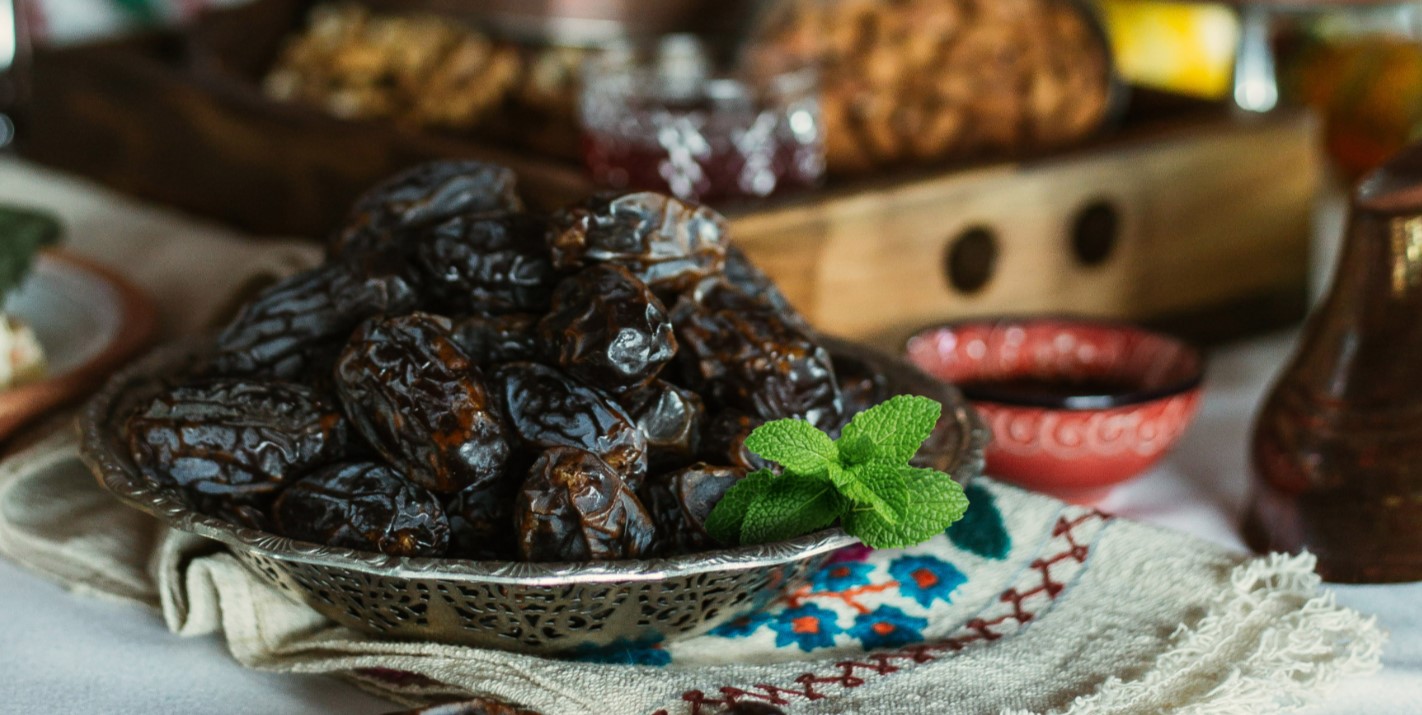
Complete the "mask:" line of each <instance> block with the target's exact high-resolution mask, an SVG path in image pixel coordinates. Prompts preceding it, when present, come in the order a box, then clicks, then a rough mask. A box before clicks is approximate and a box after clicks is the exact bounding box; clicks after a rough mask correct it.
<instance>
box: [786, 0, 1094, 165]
mask: <svg viewBox="0 0 1422 715" xmlns="http://www.w3.org/2000/svg"><path fill="white" fill-rule="evenodd" d="M760 41H761V43H762V44H763V45H764V46H767V47H771V48H775V49H776V50H778V51H783V52H786V53H789V54H791V55H794V56H797V57H802V58H804V59H807V60H812V61H814V62H816V63H817V64H818V65H819V66H820V68H821V72H822V75H821V83H822V89H823V94H822V96H823V111H824V123H825V141H826V151H827V154H828V161H829V169H830V171H831V172H832V173H835V174H840V175H845V174H862V173H867V172H872V171H874V170H876V169H879V168H881V167H885V166H892V165H900V164H907V163H942V162H945V161H952V160H955V159H965V158H970V157H977V156H983V155H999V154H1018V153H1025V152H1032V151H1040V150H1043V149H1049V148H1053V147H1059V146H1063V145H1067V144H1071V143H1073V142H1076V141H1080V140H1081V139H1082V138H1084V137H1086V136H1088V135H1089V134H1091V133H1092V132H1093V131H1095V130H1096V129H1097V128H1098V127H1099V126H1100V124H1101V123H1102V121H1103V119H1104V118H1105V116H1106V114H1107V105H1108V102H1109V99H1110V93H1111V62H1110V55H1109V49H1108V47H1107V44H1106V41H1105V38H1104V36H1103V34H1102V33H1101V32H1100V30H1099V27H1098V26H1097V25H1096V24H1095V22H1094V18H1092V17H1091V16H1090V15H1089V14H1088V11H1086V10H1085V9H1084V8H1083V6H1082V5H1080V4H1078V2H1076V0H784V2H783V3H782V4H781V5H780V6H779V7H777V8H776V9H775V10H774V11H773V12H772V13H771V14H770V16H769V17H768V18H767V21H766V23H765V24H764V26H763V28H762V30H761V33H760Z"/></svg>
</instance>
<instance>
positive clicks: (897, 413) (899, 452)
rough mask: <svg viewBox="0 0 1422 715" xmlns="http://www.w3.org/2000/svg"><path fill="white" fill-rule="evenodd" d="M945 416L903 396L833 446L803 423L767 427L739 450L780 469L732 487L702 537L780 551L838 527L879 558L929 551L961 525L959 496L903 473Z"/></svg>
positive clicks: (859, 418)
mask: <svg viewBox="0 0 1422 715" xmlns="http://www.w3.org/2000/svg"><path fill="white" fill-rule="evenodd" d="M942 411H943V406H942V405H940V404H938V403H937V402H935V401H933V400H930V399H928V398H926V397H916V396H912V395H900V396H898V397H894V398H890V399H889V400H888V401H886V402H884V403H882V404H880V405H876V406H874V407H871V408H869V409H867V410H865V411H863V412H861V413H859V414H857V415H855V416H854V419H852V420H850V422H849V424H848V425H846V426H845V428H844V431H843V433H842V434H841V435H840V438H839V439H838V440H831V439H830V438H829V435H826V434H825V433H823V432H821V431H820V430H818V429H816V428H815V427H814V426H813V425H811V424H810V423H808V422H805V421H804V420H794V419H789V420H776V421H774V422H767V423H766V424H764V425H761V426H760V427H757V428H756V429H755V431H753V432H751V434H750V436H748V437H747V438H746V442H745V445H746V449H748V450H750V451H751V452H754V453H755V454H757V455H760V456H761V457H762V458H764V459H766V460H769V461H771V462H775V463H777V464H779V465H780V467H781V470H780V473H779V474H777V473H775V472H773V471H771V470H768V469H762V470H759V471H756V472H752V473H751V474H748V475H746V477H745V478H744V479H742V480H740V481H739V482H737V483H736V484H735V486H733V487H731V489H730V490H728V491H727V492H726V495H725V496H724V497H723V498H722V499H721V501H720V503H718V504H717V505H716V507H715V508H714V509H712V510H711V514H710V516H709V517H708V518H707V520H706V529H707V531H709V532H710V533H711V535H712V536H713V537H715V538H716V539H718V540H720V541H722V542H724V543H727V544H735V543H741V544H761V543H766V542H769V541H780V540H784V539H789V538H793V537H796V536H800V535H802V534H807V533H810V532H812V531H816V530H818V529H822V528H824V527H826V526H829V525H830V524H833V523H834V522H835V521H836V520H837V521H839V522H840V524H841V525H842V526H843V527H844V529H845V531H847V532H849V533H850V534H851V535H853V536H855V537H857V538H858V539H859V540H860V541H863V542H864V543H865V544H867V545H869V546H871V547H873V548H876V549H891V548H902V547H905V546H912V545H914V544H918V543H921V542H923V541H927V540H928V539H929V538H931V537H933V536H934V535H936V534H940V533H942V532H943V530H944V529H947V528H948V526H949V525H950V524H952V523H953V522H955V521H957V520H958V519H960V518H962V516H963V513H964V512H966V511H967V509H968V498H967V496H965V495H964V494H963V489H962V487H960V486H959V485H958V483H957V482H954V481H953V480H952V478H950V477H949V476H948V475H947V474H944V473H943V472H939V471H935V470H932V469H921V468H918V467H913V466H910V465H909V460H911V459H913V456H914V454H916V453H917V452H918V449H919V447H921V446H923V442H924V440H926V439H928V436H929V434H931V433H932V432H933V426H934V425H935V424H937V423H938V417H939V415H940V414H942Z"/></svg>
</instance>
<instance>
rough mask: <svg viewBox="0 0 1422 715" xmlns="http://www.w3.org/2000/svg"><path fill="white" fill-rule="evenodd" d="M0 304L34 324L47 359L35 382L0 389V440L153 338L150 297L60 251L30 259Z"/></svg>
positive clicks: (84, 389) (93, 383) (91, 384)
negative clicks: (45, 371)
mask: <svg viewBox="0 0 1422 715" xmlns="http://www.w3.org/2000/svg"><path fill="white" fill-rule="evenodd" d="M5 311H6V312H8V313H11V314H13V315H15V316H16V317H18V318H20V319H21V320H23V321H25V322H26V323H28V324H29V325H30V327H32V328H34V331H35V334H36V336H38V338H39V342H40V346H41V347H43V348H44V353H45V359H46V361H47V363H48V366H49V369H48V376H47V377H46V378H45V379H43V380H40V381H39V382H32V383H29V384H26V385H21V386H20V387H17V388H14V389H10V390H5V391H0V440H3V439H5V438H7V437H9V436H10V435H11V434H13V433H14V432H15V430H17V429H18V428H19V427H20V426H22V425H23V424H24V423H26V422H28V421H29V420H30V419H32V418H34V417H37V416H39V415H40V414H42V413H44V412H47V411H49V410H51V409H53V408H55V407H59V406H61V405H63V404H66V403H68V402H70V401H72V400H74V399H76V398H78V397H81V396H83V395H85V394H87V393H88V392H90V391H92V390H93V389H95V388H97V387H98V386H99V385H100V384H101V383H102V382H103V379H104V378H105V377H106V376H107V375H108V374H109V373H110V372H112V371H113V370H114V369H115V368H117V367H119V366H120V365H122V364H123V363H124V362H125V361H127V360H128V359H129V358H131V357H133V356H134V355H135V354H136V353H137V352H138V351H140V350H142V349H143V348H145V347H147V346H148V345H149V344H150V343H151V342H152V340H153V336H154V332H155V329H156V328H157V321H156V315H155V313H154V309H153V303H152V301H151V300H149V298H148V297H147V296H146V295H144V294H143V293H142V292H141V291H139V290H138V289H137V288H135V287H134V286H133V285H132V284H130V283H128V281H126V280H124V279H123V278H120V277H119V276H117V275H115V274H114V273H113V272H112V271H109V270H108V269H106V268H103V267H101V266H98V265H96V264H94V263H92V262H90V261H88V260H86V259H82V258H79V257H77V256H73V255H71V254H68V253H64V252H61V251H46V252H44V253H41V254H40V255H39V257H38V258H37V259H36V261H35V267H34V270H33V271H32V272H31V273H30V276H29V278H27V279H26V280H25V282H24V284H23V285H21V286H20V288H19V290H16V291H15V292H14V293H12V294H11V295H10V297H9V299H8V300H7V301H6V302H5Z"/></svg>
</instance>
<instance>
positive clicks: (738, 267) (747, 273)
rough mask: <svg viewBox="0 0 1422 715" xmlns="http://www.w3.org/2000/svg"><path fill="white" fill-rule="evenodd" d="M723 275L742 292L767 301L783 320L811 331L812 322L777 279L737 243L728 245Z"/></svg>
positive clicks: (803, 329) (800, 328) (802, 329)
mask: <svg viewBox="0 0 1422 715" xmlns="http://www.w3.org/2000/svg"><path fill="white" fill-rule="evenodd" d="M722 277H723V278H725V280H726V282H727V283H730V284H731V285H733V286H735V287H736V288H738V289H739V290H740V291H741V292H742V293H744V294H746V295H748V296H752V297H754V298H756V299H757V300H759V301H761V302H762V303H765V304H766V305H767V306H769V307H770V308H771V309H772V310H774V311H775V312H776V314H778V315H779V316H780V319H781V320H783V321H785V322H786V323H788V324H790V325H791V326H794V327H795V328H798V329H799V330H801V331H809V329H810V322H809V321H808V320H805V316H803V315H801V314H800V311H798V310H795V306H793V305H790V300H789V299H788V298H786V297H785V294H784V293H782V292H780V287H779V286H777V285H775V281H772V280H770V276H767V275H765V273H764V272H763V271H761V270H760V269H759V268H757V267H756V265H755V264H754V263H751V261H750V259H749V258H747V257H746V254H745V253H744V252H743V251H741V249H739V248H737V247H736V246H735V245H728V246H726V267H725V272H724V273H723V274H722Z"/></svg>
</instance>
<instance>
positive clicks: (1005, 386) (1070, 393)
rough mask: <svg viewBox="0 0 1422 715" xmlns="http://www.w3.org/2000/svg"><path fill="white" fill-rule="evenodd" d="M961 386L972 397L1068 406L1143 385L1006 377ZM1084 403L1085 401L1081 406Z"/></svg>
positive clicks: (1098, 400)
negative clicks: (1064, 404)
mask: <svg viewBox="0 0 1422 715" xmlns="http://www.w3.org/2000/svg"><path fill="white" fill-rule="evenodd" d="M958 389H960V390H962V391H963V394H964V395H966V396H967V397H968V398H969V399H981V400H988V401H993V400H999V401H1006V402H1013V403H1024V404H1037V403H1046V402H1051V403H1066V404H1067V405H1068V406H1073V407H1075V406H1081V407H1089V406H1092V404H1093V403H1096V402H1105V401H1107V400H1108V399H1109V398H1110V397H1112V396H1116V395H1125V394H1130V393H1132V392H1138V391H1140V389H1141V386H1140V385H1139V384H1136V383H1134V382H1131V381H1128V380H1109V379H1101V378H1087V379H1082V380H1072V379H1069V378H1066V377H1063V378H1060V379H1048V378H1036V377H1014V378H1009V379H1004V380H972V381H969V382H963V383H958ZM1078 402H1080V403H1082V404H1080V405H1078V404H1077V403H1078Z"/></svg>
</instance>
